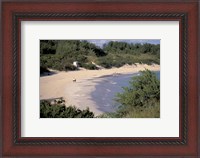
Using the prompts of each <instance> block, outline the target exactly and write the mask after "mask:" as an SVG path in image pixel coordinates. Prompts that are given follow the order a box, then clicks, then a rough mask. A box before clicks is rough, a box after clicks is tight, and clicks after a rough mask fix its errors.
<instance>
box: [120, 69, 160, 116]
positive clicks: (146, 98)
mask: <svg viewBox="0 0 200 158" xmlns="http://www.w3.org/2000/svg"><path fill="white" fill-rule="evenodd" d="M123 89H124V92H123V93H119V94H117V98H116V100H117V101H118V102H119V103H120V104H121V106H120V108H119V109H120V110H119V113H123V114H127V113H129V112H130V111H136V110H139V111H143V110H144V111H145V109H148V108H153V107H156V109H158V105H159V104H160V81H159V80H158V79H157V77H156V75H155V74H154V73H153V72H151V71H149V70H145V71H142V72H141V75H140V76H137V77H133V78H132V80H131V81H130V84H129V87H124V88H123ZM158 110H159V109H158ZM158 110H157V111H158ZM158 112H159V111H158ZM155 115H156V116H157V115H158V114H157V113H156V114H155Z"/></svg>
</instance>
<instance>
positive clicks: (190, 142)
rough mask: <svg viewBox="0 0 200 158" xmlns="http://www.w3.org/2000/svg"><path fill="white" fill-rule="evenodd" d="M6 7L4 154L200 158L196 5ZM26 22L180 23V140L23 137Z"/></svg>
mask: <svg viewBox="0 0 200 158" xmlns="http://www.w3.org/2000/svg"><path fill="white" fill-rule="evenodd" d="M174 2H176V3H174ZM2 6H3V7H2V50H3V51H2V52H3V53H2V59H3V60H2V65H3V66H2V68H3V69H2V136H3V139H2V147H3V156H50V155H51V156H136V157H138V156H153V157H155V156H169V157H172V156H177V157H182V156H189V157H198V156H200V152H199V150H198V149H199V148H200V147H199V134H198V130H199V129H198V128H199V125H198V118H199V117H198V9H199V6H198V1H193V2H192V1H191V2H190V1H186V2H181V1H178V0H177V1H173V2H157V3H147V2H140V3H139V2H116V3H114V2H84V3H83V2H77V3H75V2H66V3H63V2H62V3H58V2H29V3H27V2H18V3H17V2H3V3H2ZM147 8H148V9H147ZM23 20H110V21H112V20H158V21H159V20H166V21H167V20H178V21H179V22H180V136H179V138H81V137H80V138H21V137H20V85H21V82H20V78H21V76H20V45H21V41H20V22H21V21H23Z"/></svg>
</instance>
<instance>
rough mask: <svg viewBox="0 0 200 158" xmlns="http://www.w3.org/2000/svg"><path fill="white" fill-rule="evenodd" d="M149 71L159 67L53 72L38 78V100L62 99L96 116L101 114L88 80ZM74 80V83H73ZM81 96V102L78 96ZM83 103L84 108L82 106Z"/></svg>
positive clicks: (127, 66)
mask: <svg viewBox="0 0 200 158" xmlns="http://www.w3.org/2000/svg"><path fill="white" fill-rule="evenodd" d="M145 69H149V70H152V71H159V70H160V66H159V65H145V64H136V65H132V66H130V65H125V66H123V67H120V68H112V69H101V70H85V69H81V70H78V71H69V72H59V71H53V72H54V74H52V75H49V76H43V77H40V99H50V98H57V97H63V98H64V99H65V100H66V104H67V105H75V106H77V107H79V108H80V109H85V108H86V106H88V107H89V108H90V110H91V111H93V112H94V113H95V114H96V115H98V114H101V113H103V112H102V111H100V110H99V109H98V107H97V106H96V105H95V103H94V102H93V101H92V99H91V98H90V95H89V94H90V93H91V92H92V91H94V90H95V83H94V82H91V83H90V84H88V82H89V79H91V78H95V79H97V80H101V78H99V77H102V76H106V75H116V74H130V73H136V72H139V71H141V70H145ZM73 79H76V82H73ZM77 95H82V97H81V98H82V100H79V99H77V98H79V96H77ZM83 103H84V105H85V106H83Z"/></svg>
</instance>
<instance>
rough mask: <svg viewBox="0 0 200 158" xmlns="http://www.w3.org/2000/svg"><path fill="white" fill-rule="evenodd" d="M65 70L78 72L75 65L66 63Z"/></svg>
mask: <svg viewBox="0 0 200 158" xmlns="http://www.w3.org/2000/svg"><path fill="white" fill-rule="evenodd" d="M64 70H65V71H68V70H77V67H76V66H74V65H73V64H69V63H66V64H65V66H64Z"/></svg>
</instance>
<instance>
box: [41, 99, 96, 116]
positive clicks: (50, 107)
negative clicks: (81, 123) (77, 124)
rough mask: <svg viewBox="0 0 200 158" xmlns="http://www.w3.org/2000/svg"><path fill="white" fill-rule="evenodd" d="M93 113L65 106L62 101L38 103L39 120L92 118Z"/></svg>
mask: <svg viewBox="0 0 200 158" xmlns="http://www.w3.org/2000/svg"><path fill="white" fill-rule="evenodd" d="M93 117H94V113H93V112H91V111H90V110H89V108H87V109H85V110H80V109H78V108H76V107H75V106H68V107H67V106H65V104H64V101H63V100H58V101H54V104H53V103H50V102H49V101H45V100H44V101H41V102H40V118H93Z"/></svg>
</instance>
